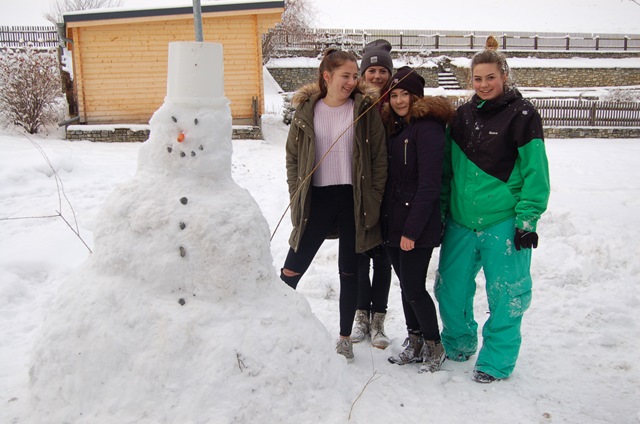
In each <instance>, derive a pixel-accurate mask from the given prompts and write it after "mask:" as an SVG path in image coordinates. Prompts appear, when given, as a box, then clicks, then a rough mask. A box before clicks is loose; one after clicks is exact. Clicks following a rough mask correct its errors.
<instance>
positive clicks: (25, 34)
mask: <svg viewBox="0 0 640 424" xmlns="http://www.w3.org/2000/svg"><path fill="white" fill-rule="evenodd" d="M58 41H59V36H58V29H57V28H56V27H54V26H11V27H9V26H0V48H7V47H8V48H15V47H25V46H26V45H28V44H31V45H33V46H34V47H36V48H40V47H58Z"/></svg>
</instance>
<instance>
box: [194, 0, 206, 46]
mask: <svg viewBox="0 0 640 424" xmlns="http://www.w3.org/2000/svg"><path fill="white" fill-rule="evenodd" d="M193 24H194V26H195V30H196V41H199V42H202V41H204V37H203V36H202V7H201V6H200V0H193Z"/></svg>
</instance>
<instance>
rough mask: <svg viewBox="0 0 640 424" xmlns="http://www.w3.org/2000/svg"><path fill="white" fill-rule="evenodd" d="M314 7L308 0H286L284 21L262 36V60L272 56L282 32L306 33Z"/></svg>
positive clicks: (265, 60)
mask: <svg viewBox="0 0 640 424" xmlns="http://www.w3.org/2000/svg"><path fill="white" fill-rule="evenodd" d="M312 16H313V9H312V6H311V5H310V3H309V1H308V0H285V2H284V13H283V14H282V21H281V22H280V23H278V24H277V25H276V27H275V28H273V29H270V30H269V32H268V33H267V34H265V35H264V36H263V37H262V62H263V63H267V62H268V61H269V59H270V58H271V57H272V55H273V52H274V50H275V46H276V45H277V44H278V43H279V42H281V41H280V38H281V37H282V34H284V33H286V34H288V35H290V36H296V35H304V33H305V32H307V31H308V30H309V26H310V23H311V17H312Z"/></svg>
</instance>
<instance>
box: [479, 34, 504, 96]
mask: <svg viewBox="0 0 640 424" xmlns="http://www.w3.org/2000/svg"><path fill="white" fill-rule="evenodd" d="M483 63H493V64H496V65H498V69H499V70H500V74H502V75H506V77H507V80H506V81H505V88H507V87H508V86H511V85H512V81H511V74H510V72H509V65H508V64H507V58H506V57H504V55H503V54H502V53H500V52H498V40H496V38H495V37H494V36H493V35H490V36H489V37H487V41H486V42H485V49H484V50H482V51H479V52H478V53H476V54H475V55H473V58H472V59H471V79H472V80H473V68H474V67H475V66H476V65H480V64H483Z"/></svg>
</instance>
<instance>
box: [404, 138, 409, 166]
mask: <svg viewBox="0 0 640 424" xmlns="http://www.w3.org/2000/svg"><path fill="white" fill-rule="evenodd" d="M407 144H409V139H408V138H405V139H404V164H405V165H406V164H407Z"/></svg>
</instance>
